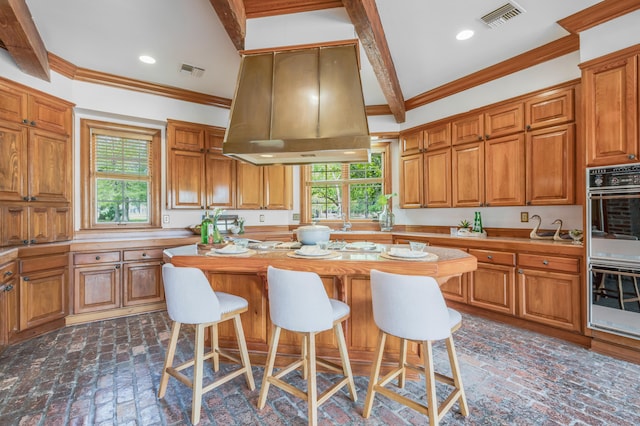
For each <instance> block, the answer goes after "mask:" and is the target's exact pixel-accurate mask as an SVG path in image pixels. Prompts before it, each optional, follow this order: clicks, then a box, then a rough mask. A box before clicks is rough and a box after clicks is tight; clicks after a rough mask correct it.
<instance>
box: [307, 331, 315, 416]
mask: <svg viewBox="0 0 640 426" xmlns="http://www.w3.org/2000/svg"><path fill="white" fill-rule="evenodd" d="M307 345H308V348H309V349H308V351H307V355H308V356H307V359H306V360H305V361H306V362H305V363H306V364H308V367H307V368H308V370H309V378H308V379H307V398H308V400H307V402H308V404H307V405H308V407H309V408H308V416H309V425H310V426H317V424H318V389H317V387H316V334H315V333H309V334H308V338H307Z"/></svg>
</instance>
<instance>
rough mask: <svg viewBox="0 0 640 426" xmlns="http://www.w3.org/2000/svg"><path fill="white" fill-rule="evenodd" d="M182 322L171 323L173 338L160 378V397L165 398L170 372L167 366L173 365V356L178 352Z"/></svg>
mask: <svg viewBox="0 0 640 426" xmlns="http://www.w3.org/2000/svg"><path fill="white" fill-rule="evenodd" d="M180 325H181V324H180V323H179V322H176V321H174V322H173V324H172V325H171V338H170V340H169V347H168V348H167V356H166V357H165V359H164V367H162V378H161V379H160V388H159V390H158V398H164V394H165V392H166V391H167V384H168V383H169V377H170V376H169V373H167V368H170V367H173V357H174V356H175V354H176V345H177V344H178V336H179V335H180Z"/></svg>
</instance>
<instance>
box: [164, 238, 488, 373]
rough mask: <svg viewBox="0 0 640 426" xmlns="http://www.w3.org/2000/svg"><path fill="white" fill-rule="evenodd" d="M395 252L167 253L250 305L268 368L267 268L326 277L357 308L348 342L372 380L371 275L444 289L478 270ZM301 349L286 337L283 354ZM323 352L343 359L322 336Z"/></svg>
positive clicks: (455, 253) (392, 343) (250, 333)
mask: <svg viewBox="0 0 640 426" xmlns="http://www.w3.org/2000/svg"><path fill="white" fill-rule="evenodd" d="M391 247H392V246H391V245H385V244H379V245H378V246H377V248H378V250H382V251H376V252H373V251H365V250H353V251H351V250H339V251H335V254H332V255H331V258H319V257H318V258H298V257H291V256H292V253H293V252H292V250H283V249H270V250H260V249H255V250H253V249H252V250H251V251H250V252H249V253H247V254H238V255H218V254H215V253H211V250H210V249H209V248H204V249H203V248H198V245H196V244H192V245H189V246H182V247H176V248H173V249H167V250H165V251H164V260H165V262H171V263H172V264H174V265H175V266H190V267H195V268H199V269H201V270H202V271H204V272H205V274H206V275H207V277H208V279H209V282H210V283H211V286H212V288H213V289H214V290H216V291H222V292H225V293H230V294H234V295H237V296H240V297H243V298H245V299H246V300H247V301H248V303H249V310H248V312H246V313H244V314H243V315H242V324H243V327H244V333H245V337H246V340H247V346H248V348H249V352H250V355H251V359H252V362H254V364H255V365H263V364H264V362H265V358H266V353H267V351H268V349H269V339H270V331H271V321H270V316H269V303H268V300H269V299H268V282H267V277H266V276H267V267H268V266H269V265H272V266H274V267H277V268H283V269H293V270H300V271H311V272H316V273H317V274H318V275H320V277H321V279H322V281H323V283H324V285H325V289H326V290H327V294H328V295H329V297H331V298H334V299H338V300H341V301H343V302H345V303H347V304H348V305H349V306H350V307H351V316H350V318H349V319H348V320H347V321H345V323H344V331H345V338H346V341H347V346H348V348H349V356H350V359H351V364H352V367H353V369H354V372H356V373H357V374H365V375H366V374H369V370H370V364H371V360H372V357H373V351H374V349H375V346H376V338H377V333H378V328H377V326H376V325H375V322H374V320H373V311H372V306H371V290H370V284H369V274H370V271H371V269H378V270H381V271H386V272H391V273H399V274H407V275H427V276H433V277H435V278H436V279H437V280H438V281H439V282H441V283H443V282H446V281H447V280H448V279H450V278H451V277H458V276H459V275H460V274H463V273H465V272H470V271H473V270H475V269H476V267H477V260H476V258H475V257H474V256H472V255H469V254H467V253H465V252H464V251H462V250H458V249H451V248H443V247H426V249H425V251H427V252H429V253H433V254H435V255H437V256H438V259H437V260H433V261H430V260H412V259H408V260H404V259H403V260H395V259H387V258H385V257H383V254H384V253H385V252H386V251H388V250H389V249H390V248H391ZM404 247H408V246H404ZM218 333H219V338H220V343H221V344H222V345H223V346H226V347H233V345H234V341H235V334H234V330H233V328H232V327H230V326H227V325H226V324H223V325H221V326H220V327H219V331H218ZM300 344H301V341H300V338H299V336H296V335H295V334H293V333H289V332H286V331H283V332H282V335H281V337H280V344H279V347H278V353H279V354H296V353H300ZM387 345H388V346H387V348H388V351H387V355H389V354H392V355H391V357H390V358H388V359H386V361H385V362H387V361H388V362H393V359H396V360H397V354H398V351H399V346H400V345H399V340H398V339H395V338H390V339H388V343H387ZM317 346H318V353H320V354H322V355H323V356H324V357H328V358H335V359H336V360H338V359H339V353H338V350H337V347H336V344H335V342H334V338H333V334H332V333H330V332H328V333H322V334H321V335H320V336H319V338H318V342H317ZM409 352H410V354H409V357H410V358H411V359H412V360H413V362H419V354H418V351H417V347H416V346H415V345H410V348H409ZM394 357H395V358H394ZM281 359H283V357H281ZM283 362H284V359H283ZM396 362H397V361H396Z"/></svg>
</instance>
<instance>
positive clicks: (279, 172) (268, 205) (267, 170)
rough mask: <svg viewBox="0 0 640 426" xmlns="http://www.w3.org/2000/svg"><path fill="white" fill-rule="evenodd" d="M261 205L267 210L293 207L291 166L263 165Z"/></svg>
mask: <svg viewBox="0 0 640 426" xmlns="http://www.w3.org/2000/svg"><path fill="white" fill-rule="evenodd" d="M263 173H264V178H263V182H264V189H263V191H264V195H263V206H264V208H265V209H268V210H291V209H292V208H293V205H292V203H293V182H292V179H293V172H292V170H291V166H264V169H263Z"/></svg>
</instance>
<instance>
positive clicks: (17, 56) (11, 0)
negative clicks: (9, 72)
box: [0, 0, 51, 81]
mask: <svg viewBox="0 0 640 426" xmlns="http://www.w3.org/2000/svg"><path fill="white" fill-rule="evenodd" d="M0 40H2V43H3V44H4V46H5V48H6V49H7V51H9V54H10V55H11V57H12V58H13V60H14V61H16V64H17V65H18V67H19V68H20V69H21V70H22V71H23V72H25V73H27V74H29V75H32V76H34V77H37V78H40V79H42V80H45V81H50V79H51V77H50V74H49V73H50V71H49V60H48V58H47V49H46V48H45V47H44V42H43V41H42V38H41V37H40V33H38V30H37V28H36V25H35V24H34V22H33V19H32V18H31V12H29V7H28V6H27V4H26V3H25V0H0Z"/></svg>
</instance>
